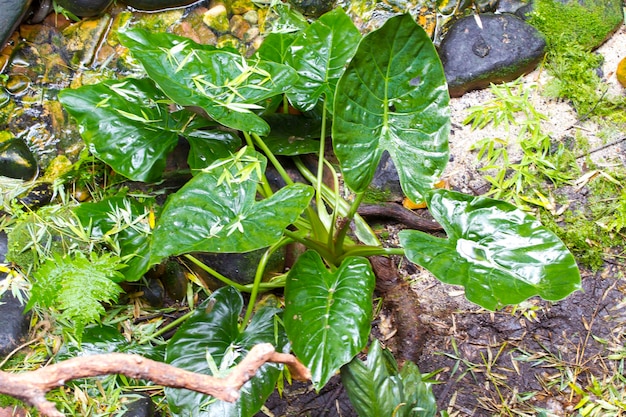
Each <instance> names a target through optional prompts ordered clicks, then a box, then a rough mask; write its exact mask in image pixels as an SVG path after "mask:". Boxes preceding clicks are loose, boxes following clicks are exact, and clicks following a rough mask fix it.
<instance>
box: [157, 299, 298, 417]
mask: <svg viewBox="0 0 626 417" xmlns="http://www.w3.org/2000/svg"><path fill="white" fill-rule="evenodd" d="M242 308H243V299H242V297H241V294H240V293H239V292H238V291H237V290H235V289H234V288H232V287H224V288H220V289H219V290H217V291H215V292H214V293H213V294H211V297H209V299H207V300H205V301H204V302H203V303H202V304H200V305H199V306H198V308H197V309H196V310H195V311H194V313H193V314H192V316H191V317H190V318H189V319H188V320H187V321H186V322H185V324H183V325H182V326H181V327H180V329H178V331H177V332H176V334H175V335H174V336H173V337H172V339H170V341H169V342H168V344H167V350H166V356H165V361H166V362H167V363H169V364H170V365H174V366H176V367H178V368H181V369H185V370H188V371H192V372H197V373H200V374H207V375H214V376H219V375H215V374H214V373H212V372H211V370H210V365H209V363H208V362H207V357H208V356H209V355H210V357H211V358H212V359H213V361H214V363H215V366H216V367H217V370H218V371H224V372H226V371H227V369H228V368H230V367H231V366H234V365H236V364H237V363H239V362H240V361H241V359H242V358H243V357H245V356H246V354H247V353H248V352H249V351H250V349H251V348H252V347H253V346H254V345H256V344H259V343H271V344H272V345H274V347H275V348H276V350H277V351H278V352H285V351H286V350H288V349H287V348H286V346H287V339H286V336H285V333H284V331H283V329H282V327H281V326H280V324H279V321H278V320H277V319H276V314H278V313H279V312H280V310H279V309H277V308H272V307H264V308H262V309H260V310H259V311H258V312H257V313H256V314H255V315H254V316H253V317H252V320H251V322H250V324H249V325H248V326H247V327H246V329H245V330H244V331H243V333H240V332H239V328H238V325H239V315H240V314H241V309H242ZM285 353H286V352H285ZM279 374H280V367H279V366H278V365H275V364H265V365H263V366H262V367H261V368H260V369H259V371H258V372H257V374H256V375H255V376H254V378H252V379H251V380H250V381H248V382H247V383H245V384H244V386H243V387H242V389H241V397H240V399H239V400H237V401H236V402H235V403H228V402H224V401H220V400H215V399H214V398H212V397H209V396H207V395H204V394H200V393H196V392H193V391H189V390H184V389H173V388H166V389H165V395H166V397H167V401H168V404H169V406H170V410H171V412H172V414H173V415H174V416H180V417H183V416H184V417H213V416H220V417H243V416H253V415H254V414H255V413H256V412H258V411H259V409H260V408H261V406H262V405H263V403H264V402H265V400H266V399H267V397H269V395H270V394H271V393H272V391H273V390H274V385H275V384H276V381H277V379H278V377H279Z"/></svg>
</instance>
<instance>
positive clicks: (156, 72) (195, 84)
mask: <svg viewBox="0 0 626 417" xmlns="http://www.w3.org/2000/svg"><path fill="white" fill-rule="evenodd" d="M119 36H120V40H121V41H122V43H123V44H124V45H125V46H127V47H128V48H130V50H131V51H132V52H133V55H134V56H135V58H137V59H138V60H139V61H140V62H141V64H142V65H143V67H144V69H145V70H146V72H147V73H148V75H149V76H150V78H152V79H153V80H154V81H155V82H156V83H157V85H158V86H159V87H160V88H161V89H162V90H163V91H164V92H165V94H167V96H169V97H170V98H171V99H172V100H174V101H175V102H176V103H178V104H180V105H181V106H198V107H201V108H202V109H204V110H205V111H206V112H207V114H208V115H209V116H210V117H211V118H213V119H214V120H216V121H217V122H219V123H221V124H223V125H225V126H228V127H230V128H233V129H237V130H242V131H245V132H254V133H258V134H260V135H265V134H267V133H268V131H269V127H268V125H267V123H265V122H264V121H263V119H261V118H260V117H259V116H257V115H256V114H254V113H253V112H252V110H255V109H258V108H259V106H258V105H257V103H259V102H261V101H263V100H265V99H267V98H270V97H272V96H275V95H278V94H282V93H283V92H284V91H285V90H286V89H287V88H288V87H289V86H291V85H292V84H293V83H294V82H295V81H296V79H297V78H298V76H297V74H296V73H295V71H294V70H292V69H291V68H289V67H288V66H286V65H281V64H277V63H273V62H265V61H256V62H252V63H248V62H247V61H246V59H245V58H243V57H242V56H241V55H239V54H237V53H233V52H227V51H223V50H219V49H215V48H214V47H210V46H206V45H200V44H197V43H195V42H193V41H192V40H190V39H187V38H183V37H180V36H176V35H172V34H169V33H151V32H148V31H146V30H143V29H132V30H128V31H125V32H120V33H119Z"/></svg>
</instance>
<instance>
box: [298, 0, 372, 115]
mask: <svg viewBox="0 0 626 417" xmlns="http://www.w3.org/2000/svg"><path fill="white" fill-rule="evenodd" d="M359 40H361V34H360V32H359V30H358V29H357V28H356V26H354V23H352V20H351V19H350V17H349V16H348V15H347V14H346V12H344V11H343V9H342V8H340V7H338V8H336V9H335V10H333V11H331V12H328V13H325V14H324V15H322V16H321V17H320V18H319V19H318V20H316V21H315V22H313V23H312V24H311V25H309V27H308V28H306V29H305V30H304V31H302V32H301V33H300V34H299V35H298V37H297V38H296V39H295V40H294V41H293V43H292V44H291V46H290V48H289V49H290V51H291V53H290V54H289V55H288V58H287V64H289V66H291V67H292V68H293V69H295V70H296V72H297V73H298V75H299V76H300V77H299V78H298V80H297V82H296V83H294V85H293V88H292V89H291V90H289V91H288V92H287V97H289V100H290V101H291V102H292V104H293V105H294V106H295V107H297V108H298V109H300V110H311V109H313V107H315V105H316V104H317V102H318V101H319V100H320V98H321V97H322V96H325V97H326V99H327V103H326V104H327V108H328V110H329V111H330V112H331V113H332V112H333V106H332V105H333V103H332V101H333V97H334V94H335V88H336V86H337V81H338V80H339V77H341V74H343V72H344V69H345V65H346V63H347V62H348V60H350V58H352V55H354V51H355V50H356V47H357V45H358V43H359Z"/></svg>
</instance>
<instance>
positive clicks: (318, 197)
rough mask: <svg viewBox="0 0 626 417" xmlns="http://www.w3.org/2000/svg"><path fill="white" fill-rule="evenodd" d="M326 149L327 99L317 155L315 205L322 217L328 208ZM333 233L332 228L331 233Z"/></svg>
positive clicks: (324, 105)
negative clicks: (324, 188)
mask: <svg viewBox="0 0 626 417" xmlns="http://www.w3.org/2000/svg"><path fill="white" fill-rule="evenodd" d="M325 151H326V100H324V104H323V105H322V127H321V133H320V148H319V152H318V155H317V158H318V159H317V186H316V187H315V205H316V206H317V211H318V214H319V216H320V217H321V216H322V215H323V214H328V213H321V211H322V210H324V211H325V210H326V208H325V206H324V204H323V202H322V185H321V184H322V183H323V182H324V152H325ZM329 234H330V235H332V234H333V233H332V230H331V231H330V233H329Z"/></svg>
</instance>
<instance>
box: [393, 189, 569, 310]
mask: <svg viewBox="0 0 626 417" xmlns="http://www.w3.org/2000/svg"><path fill="white" fill-rule="evenodd" d="M427 202H428V206H429V208H430V211H431V212H432V215H433V217H434V218H435V220H437V221H438V222H439V223H440V224H441V225H442V226H443V228H444V230H445V231H446V234H447V235H448V238H447V239H441V238H438V237H434V236H431V235H428V234H425V233H422V232H419V231H415V230H404V231H402V232H400V234H399V236H400V244H401V245H402V246H403V247H404V248H405V250H406V256H407V258H409V260H411V261H412V262H415V263H416V264H419V265H422V266H423V267H425V268H426V269H428V270H429V271H430V272H432V273H433V274H434V275H435V276H436V277H437V278H438V279H439V280H441V281H443V282H445V283H448V284H456V285H463V286H464V287H465V294H466V296H467V298H468V300H470V301H472V302H474V303H476V304H478V305H481V306H483V307H485V308H488V309H496V308H498V307H501V306H503V305H506V304H516V303H519V302H521V301H523V300H525V299H526V298H528V297H532V296H534V295H540V296H541V297H543V298H545V299H546V300H560V299H562V298H564V297H566V296H567V295H569V294H570V293H571V292H573V291H576V290H578V289H580V273H579V271H578V268H577V266H576V262H575V260H574V257H573V256H572V254H571V253H570V252H569V251H568V250H567V248H566V247H565V245H564V244H563V242H561V241H560V240H559V238H558V237H557V236H556V235H555V234H554V233H552V232H551V231H550V230H548V229H547V228H546V227H544V226H542V225H541V223H540V222H539V221H538V220H537V219H535V218H534V217H532V216H531V215H529V214H527V213H525V212H523V211H521V210H519V209H517V208H516V207H515V206H513V205H511V204H509V203H506V202H504V201H499V200H494V199H490V198H485V197H473V196H469V195H465V194H461V193H457V192H454V191H448V190H436V191H432V192H431V193H429V194H427Z"/></svg>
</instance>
